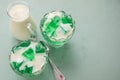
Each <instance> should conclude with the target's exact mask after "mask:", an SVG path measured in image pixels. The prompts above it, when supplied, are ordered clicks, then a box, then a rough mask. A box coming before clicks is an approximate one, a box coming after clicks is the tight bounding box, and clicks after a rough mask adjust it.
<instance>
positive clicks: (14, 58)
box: [9, 40, 48, 77]
mask: <svg viewBox="0 0 120 80" xmlns="http://www.w3.org/2000/svg"><path fill="white" fill-rule="evenodd" d="M9 59H10V65H11V67H12V69H13V70H14V71H15V72H16V73H17V74H19V75H22V76H24V77H30V76H36V75H38V74H40V73H41V72H42V71H43V70H44V68H45V65H46V63H47V61H48V47H47V46H46V44H45V43H44V42H42V41H40V42H34V41H30V40H27V41H23V42H20V43H19V44H17V45H16V46H14V47H13V48H12V50H11V54H10V58H9Z"/></svg>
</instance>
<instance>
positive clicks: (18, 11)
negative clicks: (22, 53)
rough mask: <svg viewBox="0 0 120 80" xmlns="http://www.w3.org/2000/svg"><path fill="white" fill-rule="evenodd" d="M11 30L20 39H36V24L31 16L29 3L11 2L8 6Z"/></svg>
mask: <svg viewBox="0 0 120 80" xmlns="http://www.w3.org/2000/svg"><path fill="white" fill-rule="evenodd" d="M7 13H8V16H9V17H10V31H11V33H12V34H13V36H14V37H15V38H16V39H18V40H28V39H32V40H34V39H36V24H35V23H34V21H33V19H32V17H31V16H30V8H29V5H28V4H27V3H26V2H24V1H16V2H13V3H11V4H10V5H9V6H8V8H7Z"/></svg>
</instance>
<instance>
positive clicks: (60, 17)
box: [40, 11, 75, 48]
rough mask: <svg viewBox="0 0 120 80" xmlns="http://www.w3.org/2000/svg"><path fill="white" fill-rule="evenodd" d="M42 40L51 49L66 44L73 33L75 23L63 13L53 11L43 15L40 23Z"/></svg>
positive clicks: (69, 16)
mask: <svg viewBox="0 0 120 80" xmlns="http://www.w3.org/2000/svg"><path fill="white" fill-rule="evenodd" d="M40 29H41V32H42V35H43V37H44V39H45V40H46V41H47V42H48V43H49V44H50V45H51V46H53V47H55V48H59V47H61V46H63V45H64V44H66V43H67V42H68V41H69V40H70V38H71V37H72V35H73V33H74V31H75V22H74V20H73V18H72V17H71V15H68V14H66V13H65V12H64V11H53V12H50V13H47V14H46V15H44V17H43V18H42V20H41V23H40Z"/></svg>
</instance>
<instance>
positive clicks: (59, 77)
mask: <svg viewBox="0 0 120 80" xmlns="http://www.w3.org/2000/svg"><path fill="white" fill-rule="evenodd" d="M49 61H50V64H51V66H52V68H53V71H54V75H55V78H56V80H65V76H64V75H63V73H62V72H60V70H59V69H58V68H57V66H56V65H55V64H54V63H53V62H52V60H51V59H50V58H49Z"/></svg>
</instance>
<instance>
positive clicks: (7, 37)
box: [0, 0, 120, 80]
mask: <svg viewBox="0 0 120 80" xmlns="http://www.w3.org/2000/svg"><path fill="white" fill-rule="evenodd" d="M11 1H15V0H0V36H1V37H0V80H27V79H25V78H23V77H21V76H19V75H17V74H15V73H14V72H13V71H12V69H11V68H10V66H9V59H8V56H9V53H10V50H11V48H12V46H13V45H15V44H16V43H17V41H16V40H15V39H14V38H13V37H12V35H11V33H10V31H9V17H8V16H7V13H6V8H7V6H8V4H9V3H11ZM25 1H27V2H28V3H29V4H30V6H31V15H32V17H33V18H34V20H35V22H36V24H37V27H38V29H37V30H38V35H39V40H40V39H41V40H43V38H42V37H41V34H40V30H39V23H40V20H41V18H42V17H43V15H44V14H45V13H47V12H51V11H53V10H64V11H66V12H67V13H70V14H71V15H72V16H73V18H74V19H75V21H76V31H75V34H74V36H73V38H72V39H71V40H70V41H69V43H68V44H66V45H65V46H63V47H61V48H59V49H54V48H50V49H51V50H50V57H51V58H52V60H53V61H54V62H55V64H56V65H57V66H58V67H59V69H60V70H61V71H62V72H63V73H64V75H65V77H66V80H120V0H25ZM28 80H55V79H54V75H53V72H52V70H51V67H50V65H49V64H48V66H47V67H46V70H45V71H44V72H43V73H42V74H41V75H40V76H39V77H37V78H35V79H28Z"/></svg>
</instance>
